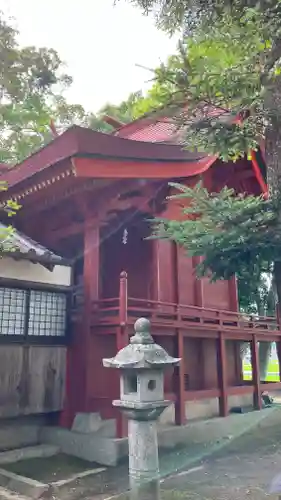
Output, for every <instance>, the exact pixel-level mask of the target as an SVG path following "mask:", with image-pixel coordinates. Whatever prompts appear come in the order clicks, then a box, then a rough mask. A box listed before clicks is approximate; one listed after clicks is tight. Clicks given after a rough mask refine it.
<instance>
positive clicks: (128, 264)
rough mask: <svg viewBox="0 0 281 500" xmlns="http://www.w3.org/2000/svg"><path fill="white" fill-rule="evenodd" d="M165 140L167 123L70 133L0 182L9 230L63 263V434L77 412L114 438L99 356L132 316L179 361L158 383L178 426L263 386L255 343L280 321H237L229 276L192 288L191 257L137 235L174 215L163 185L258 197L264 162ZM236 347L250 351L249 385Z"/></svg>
mask: <svg viewBox="0 0 281 500" xmlns="http://www.w3.org/2000/svg"><path fill="white" fill-rule="evenodd" d="M171 140H172V131H171V125H170V124H169V123H165V121H164V122H162V123H160V124H159V123H153V122H150V121H147V120H138V121H136V122H134V123H132V124H129V125H126V126H124V127H122V128H120V129H119V130H118V131H117V132H115V133H114V134H113V135H106V134H102V133H98V132H94V131H92V130H88V129H85V128H81V127H76V126H74V127H72V128H70V129H69V130H67V131H66V132H65V133H63V134H62V135H60V136H58V137H56V138H55V139H54V140H53V141H52V142H51V143H50V144H48V145H47V146H45V147H44V148H42V149H41V150H39V151H38V152H36V153H35V154H33V155H32V156H30V157H29V158H27V159H26V160H24V161H23V162H22V163H21V164H20V165H18V166H16V167H14V168H13V169H12V170H9V171H7V172H6V173H5V175H4V177H5V180H6V181H7V182H8V185H9V191H8V193H7V196H8V197H13V198H14V199H15V200H17V201H18V202H19V203H20V204H22V209H21V210H20V212H19V214H18V215H17V217H16V226H17V227H18V229H20V230H22V231H23V232H24V233H25V234H27V235H28V236H30V237H32V238H34V239H35V240H36V241H39V242H40V243H41V244H44V245H45V246H47V247H48V248H50V249H51V250H53V251H55V252H57V253H59V254H60V255H62V256H64V257H66V258H68V259H71V260H72V262H73V288H72V289H73V301H72V310H71V326H70V335H69V344H68V357H67V374H66V387H65V403H64V408H63V409H62V412H61V424H62V425H65V426H70V425H71V423H72V420H73V417H74V415H75V414H76V413H77V412H100V414H101V416H102V417H103V418H110V417H115V416H116V418H118V419H119V420H118V422H119V425H118V433H119V435H121V434H122V432H124V430H123V428H122V422H121V420H120V417H118V414H117V412H116V413H115V411H116V410H115V409H114V408H112V405H111V401H112V399H114V398H115V397H116V396H117V394H118V390H119V381H118V375H117V374H116V373H114V372H112V371H111V370H105V369H104V368H103V366H102V358H103V357H110V356H113V355H115V353H116V350H117V349H120V348H121V347H122V346H124V345H125V344H126V343H127V342H128V337H129V335H130V334H131V333H132V328H133V324H134V322H135V320H136V319H137V318H138V317H140V316H145V317H148V318H150V320H151V323H152V333H153V335H154V336H155V337H156V338H157V342H159V343H160V344H162V345H163V346H164V347H165V348H166V349H167V350H168V351H169V352H170V353H171V354H172V355H174V356H178V357H181V358H182V360H183V361H182V363H181V365H180V367H179V368H178V369H177V371H176V372H175V373H174V374H171V375H169V376H167V378H166V381H165V384H166V385H165V390H166V393H167V398H169V399H171V400H172V401H173V402H174V405H175V423H176V424H182V423H184V422H185V421H186V419H188V412H186V407H187V403H188V402H189V404H190V402H191V401H199V400H200V401H201V400H209V399H211V398H216V399H217V401H218V403H219V404H218V406H219V412H220V414H221V415H227V413H228V411H229V400H230V398H231V397H232V396H233V395H237V396H241V395H245V394H248V395H250V397H253V401H254V405H255V407H257V408H261V392H262V390H263V389H264V387H266V389H268V388H272V387H271V384H266V385H265V384H263V383H261V382H260V380H259V366H258V342H259V341H262V340H270V341H274V340H276V341H278V342H279V340H280V338H281V331H280V328H279V324H278V322H277V321H276V320H275V319H274V318H264V319H261V318H260V320H259V321H256V322H255V321H254V320H252V321H249V320H246V319H245V318H243V316H242V315H240V314H239V313H238V300H237V288H236V282H235V279H231V280H230V281H219V282H217V283H215V284H210V283H209V282H208V280H206V279H202V280H198V279H196V278H195V275H194V267H195V265H196V263H197V262H196V259H192V258H189V257H187V256H186V255H185V253H184V251H183V250H182V249H181V248H178V247H177V246H176V245H175V244H174V243H170V242H166V241H156V240H147V239H146V237H147V236H149V234H150V227H149V223H148V222H147V219H148V218H151V217H153V216H159V215H161V216H164V217H170V218H177V217H181V216H182V215H181V207H180V205H179V203H176V202H171V201H167V199H166V197H167V195H168V194H169V187H168V181H170V180H177V181H180V182H185V183H188V184H191V185H194V184H196V183H197V182H198V181H199V179H202V180H203V183H204V184H205V186H206V187H207V188H208V189H210V190H212V191H215V190H219V189H221V188H222V187H223V186H224V185H228V186H229V187H233V188H235V189H236V191H237V192H249V193H255V194H257V195H258V194H260V193H261V192H263V191H264V190H265V188H266V185H265V180H264V175H263V165H264V162H263V160H262V154H261V153H260V152H258V153H257V155H256V156H255V157H254V159H253V161H249V160H247V159H245V160H241V161H238V162H236V163H228V164H223V163H222V162H221V161H219V160H218V159H217V158H216V157H211V156H207V155H204V154H199V153H190V152H188V151H185V150H183V149H182V148H181V147H180V146H178V145H175V144H172V143H171ZM3 196H6V195H5V194H2V198H3ZM241 340H244V341H248V342H250V343H251V349H252V364H253V380H252V382H251V383H247V384H246V382H243V376H242V365H241V359H240V341H241ZM280 387H281V384H280V383H276V384H274V388H280Z"/></svg>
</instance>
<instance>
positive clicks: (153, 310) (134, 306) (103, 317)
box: [72, 273, 281, 338]
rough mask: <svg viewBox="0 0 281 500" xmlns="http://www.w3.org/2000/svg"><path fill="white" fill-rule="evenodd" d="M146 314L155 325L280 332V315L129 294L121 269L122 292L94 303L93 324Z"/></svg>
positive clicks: (78, 300) (76, 300)
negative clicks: (231, 309)
mask: <svg viewBox="0 0 281 500" xmlns="http://www.w3.org/2000/svg"><path fill="white" fill-rule="evenodd" d="M83 301H84V297H83V287H81V286H77V287H74V288H73V305H72V318H73V321H79V319H80V317H81V314H82V305H83ZM141 316H145V317H146V318H148V319H149V320H150V321H151V324H152V326H153V325H155V326H159V327H173V328H175V329H176V328H177V329H179V328H180V329H183V330H189V331H191V330H192V332H195V334H196V332H197V333H198V332H200V331H202V332H204V333H206V334H207V333H208V332H209V333H210V334H212V332H213V334H214V333H215V332H229V333H231V332H237V333H238V332H240V333H247V334H248V335H250V334H253V333H256V334H259V335H263V336H264V337H265V338H266V337H268V336H275V335H279V336H281V331H280V322H279V321H278V318H277V317H265V316H257V315H247V314H243V313H240V312H233V311H225V310H218V309H212V308H205V307H198V306H191V305H185V304H176V303H172V302H160V301H156V300H149V299H142V298H137V297H130V296H128V291H127V275H126V273H121V276H120V288H119V296H118V297H112V298H106V299H101V300H98V301H94V302H93V303H92V325H93V326H106V325H108V326H109V325H111V326H113V325H115V326H121V327H125V326H126V325H132V324H133V323H134V321H135V320H136V319H138V318H139V317H141Z"/></svg>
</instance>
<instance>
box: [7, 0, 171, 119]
mask: <svg viewBox="0 0 281 500" xmlns="http://www.w3.org/2000/svg"><path fill="white" fill-rule="evenodd" d="M113 1H114V0H47V1H46V0H45V1H43V0H1V1H0V6H1V7H0V8H1V10H3V11H4V13H5V14H6V15H9V16H13V17H14V18H15V21H14V24H15V26H16V27H17V28H18V30H19V31H20V38H19V41H20V43H21V44H25V45H36V46H48V47H52V48H54V49H56V50H57V51H58V52H59V54H60V56H61V58H62V59H63V60H64V61H65V62H66V64H67V71H68V73H69V74H71V75H72V76H73V78H74V83H73V86H72V88H71V90H70V91H69V93H68V99H69V101H71V102H77V103H81V104H83V105H84V106H85V108H86V109H87V110H91V111H96V110H98V109H99V108H100V107H101V106H102V105H103V104H105V103H106V102H109V101H110V102H113V103H116V104H118V102H120V101H121V100H122V99H125V98H126V97H127V95H128V94H129V93H130V92H131V91H134V90H139V89H140V88H143V87H145V82H147V80H149V78H151V75H150V74H149V72H146V71H145V70H143V69H140V68H138V67H136V63H137V64H140V65H144V66H145V67H151V68H153V67H155V66H157V65H158V64H159V62H160V61H165V59H166V57H167V56H168V55H170V54H172V53H173V52H174V51H175V48H176V39H175V38H174V39H170V38H168V37H167V36H166V35H164V34H163V33H162V32H160V31H158V30H156V28H155V26H154V22H153V19H151V18H147V17H144V16H142V14H141V12H140V11H139V10H138V9H137V8H135V7H132V6H131V5H128V3H126V2H125V0H121V1H120V2H118V5H117V6H115V7H113ZM146 86H147V85H146Z"/></svg>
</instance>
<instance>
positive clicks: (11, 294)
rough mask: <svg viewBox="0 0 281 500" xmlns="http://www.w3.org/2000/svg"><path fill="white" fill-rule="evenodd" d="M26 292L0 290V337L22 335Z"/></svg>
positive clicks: (9, 289)
mask: <svg viewBox="0 0 281 500" xmlns="http://www.w3.org/2000/svg"><path fill="white" fill-rule="evenodd" d="M25 310H26V291H25V290H18V289H15V288H0V335H24V321H25Z"/></svg>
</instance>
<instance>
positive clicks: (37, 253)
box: [0, 223, 67, 264]
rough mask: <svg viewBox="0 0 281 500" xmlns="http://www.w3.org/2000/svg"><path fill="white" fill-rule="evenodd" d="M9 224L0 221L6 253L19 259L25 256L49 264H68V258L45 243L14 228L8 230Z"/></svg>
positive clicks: (1, 241)
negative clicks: (50, 248) (10, 230)
mask: <svg viewBox="0 0 281 500" xmlns="http://www.w3.org/2000/svg"><path fill="white" fill-rule="evenodd" d="M7 229H8V226H6V225H5V224H2V223H0V244H1V246H2V252H3V253H4V254H10V255H11V256H12V257H13V256H14V257H16V258H18V259H20V258H25V259H28V260H31V261H34V262H42V263H49V264H66V263H67V262H66V259H64V258H63V257H60V256H59V255H56V254H55V253H53V252H51V251H50V250H48V249H47V248H45V247H44V246H43V245H40V244H39V243H37V242H36V241H34V240H32V239H31V238H29V237H28V236H25V235H24V234H23V233H21V232H19V231H17V230H16V229H13V231H12V232H11V233H9V231H7Z"/></svg>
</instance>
